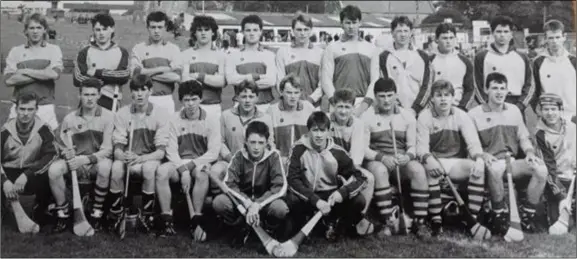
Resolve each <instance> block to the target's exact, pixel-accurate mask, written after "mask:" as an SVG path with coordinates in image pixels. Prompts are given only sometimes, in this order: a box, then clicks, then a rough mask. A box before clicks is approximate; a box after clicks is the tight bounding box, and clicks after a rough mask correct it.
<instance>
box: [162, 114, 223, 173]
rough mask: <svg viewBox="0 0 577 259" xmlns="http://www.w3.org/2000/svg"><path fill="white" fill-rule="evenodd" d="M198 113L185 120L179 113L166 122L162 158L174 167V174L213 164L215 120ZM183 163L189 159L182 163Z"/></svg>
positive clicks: (217, 140)
mask: <svg viewBox="0 0 577 259" xmlns="http://www.w3.org/2000/svg"><path fill="white" fill-rule="evenodd" d="M199 109H200V114H199V116H198V117H197V118H189V117H188V116H187V115H186V112H185V111H184V109H183V110H181V111H179V112H176V113H175V114H174V115H173V117H172V119H171V120H170V129H169V135H168V146H167V147H166V158H167V159H168V160H169V161H170V162H172V163H174V164H175V165H176V166H177V171H178V172H179V173H180V174H182V173H183V172H184V171H186V170H188V171H193V170H194V168H196V166H200V165H208V164H211V163H212V162H214V161H216V159H217V158H218V154H219V152H220V145H221V141H220V125H218V123H219V122H218V120H217V119H215V118H214V117H213V116H209V115H208V114H207V113H206V111H205V110H203V109H202V108H199ZM184 159H192V161H190V162H189V163H184V161H183V160H184Z"/></svg>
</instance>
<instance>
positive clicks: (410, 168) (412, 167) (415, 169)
mask: <svg viewBox="0 0 577 259" xmlns="http://www.w3.org/2000/svg"><path fill="white" fill-rule="evenodd" d="M406 170H407V172H408V175H409V177H410V178H411V180H412V181H416V182H419V183H427V184H428V179H427V173H426V172H425V168H424V167H423V165H421V163H419V162H417V161H409V163H407V165H406Z"/></svg>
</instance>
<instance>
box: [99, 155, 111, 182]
mask: <svg viewBox="0 0 577 259" xmlns="http://www.w3.org/2000/svg"><path fill="white" fill-rule="evenodd" d="M111 171H112V160H110V159H101V160H98V177H99V178H103V179H108V178H110V172H111Z"/></svg>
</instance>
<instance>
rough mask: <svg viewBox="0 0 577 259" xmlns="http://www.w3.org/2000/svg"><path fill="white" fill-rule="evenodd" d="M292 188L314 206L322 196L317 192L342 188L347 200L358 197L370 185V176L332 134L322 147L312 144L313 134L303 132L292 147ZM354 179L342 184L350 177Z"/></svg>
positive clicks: (290, 161) (290, 160)
mask: <svg viewBox="0 0 577 259" xmlns="http://www.w3.org/2000/svg"><path fill="white" fill-rule="evenodd" d="M288 171H289V172H288V182H289V189H290V191H291V192H293V193H294V194H295V195H296V196H298V197H299V198H301V199H302V200H304V201H307V202H310V204H311V205H312V206H316V203H317V202H318V201H319V200H320V198H319V196H318V195H317V194H316V193H317V192H328V191H338V192H339V193H340V194H341V196H342V197H343V200H345V201H346V200H347V199H350V198H353V197H355V196H356V195H357V194H359V192H360V191H361V190H362V189H363V188H364V186H365V185H366V181H367V179H366V178H365V176H364V175H363V173H361V171H359V170H358V169H357V168H356V167H355V164H354V162H353V160H352V159H351V158H350V157H349V156H348V154H347V151H345V150H344V149H343V148H342V147H340V146H339V145H336V144H335V143H334V142H333V140H332V138H330V137H329V138H328V139H327V146H326V148H325V149H323V150H322V151H320V152H319V151H317V150H316V149H314V148H313V147H312V144H311V140H310V138H309V137H308V136H307V135H305V136H303V137H302V138H301V139H300V140H299V141H298V142H297V143H296V144H295V145H294V147H293V148H292V150H291V155H290V159H289V165H288ZM351 176H352V177H354V180H353V181H352V182H351V183H349V184H346V185H343V186H340V182H344V181H343V178H344V179H345V180H347V179H349V178H350V177H351Z"/></svg>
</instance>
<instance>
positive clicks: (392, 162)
mask: <svg viewBox="0 0 577 259" xmlns="http://www.w3.org/2000/svg"><path fill="white" fill-rule="evenodd" d="M381 163H383V164H384V165H385V166H386V167H387V168H395V166H397V164H398V162H397V159H396V158H394V157H392V156H383V158H381Z"/></svg>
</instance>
